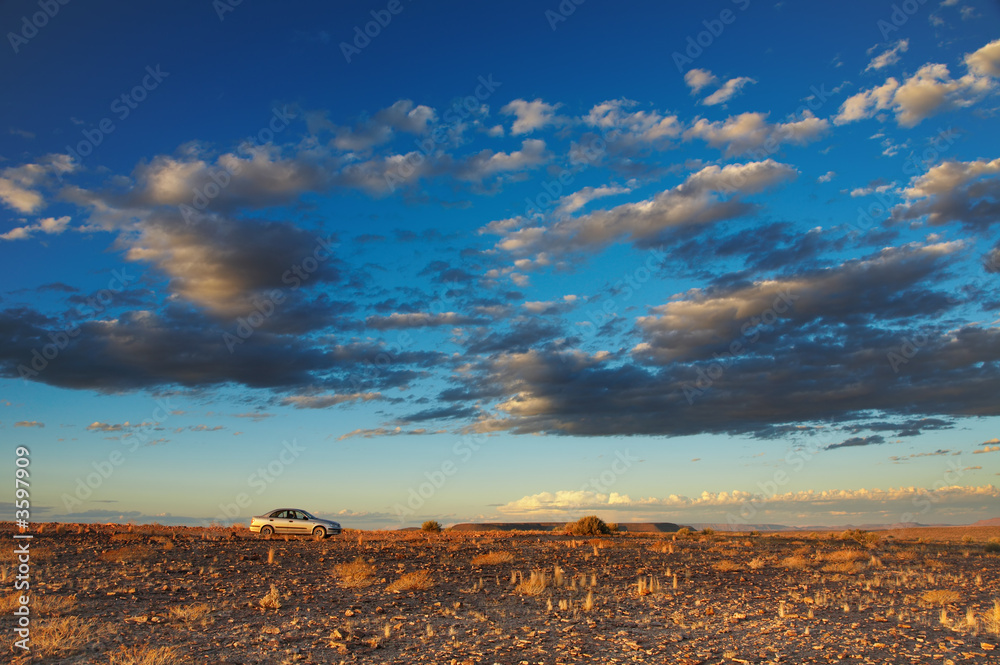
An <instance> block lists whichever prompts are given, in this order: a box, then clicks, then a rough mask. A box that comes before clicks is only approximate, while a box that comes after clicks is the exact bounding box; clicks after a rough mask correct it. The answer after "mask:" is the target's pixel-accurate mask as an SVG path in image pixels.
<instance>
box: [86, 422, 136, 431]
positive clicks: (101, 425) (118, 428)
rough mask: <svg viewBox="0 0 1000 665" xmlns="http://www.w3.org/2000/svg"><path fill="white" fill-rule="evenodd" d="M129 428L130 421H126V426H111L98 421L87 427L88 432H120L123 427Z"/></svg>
mask: <svg viewBox="0 0 1000 665" xmlns="http://www.w3.org/2000/svg"><path fill="white" fill-rule="evenodd" d="M128 426H129V424H128V421H126V422H125V424H124V425H111V424H109V423H102V422H100V421H99V420H98V421H94V422H92V423H90V424H89V425H87V430H88V431H91V432H120V431H121V430H122V428H123V427H128Z"/></svg>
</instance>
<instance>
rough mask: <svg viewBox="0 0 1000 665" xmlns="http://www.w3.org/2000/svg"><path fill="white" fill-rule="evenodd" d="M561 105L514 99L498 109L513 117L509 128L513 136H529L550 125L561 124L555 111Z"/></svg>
mask: <svg viewBox="0 0 1000 665" xmlns="http://www.w3.org/2000/svg"><path fill="white" fill-rule="evenodd" d="M560 106H562V105H561V104H546V103H545V102H543V101H542V100H541V99H536V100H535V101H533V102H529V101H525V100H523V99H515V100H514V101H512V102H510V103H509V104H506V105H504V106H503V107H501V108H500V112H501V113H503V114H504V115H512V116H514V118H515V119H514V124H513V125H512V126H511V128H510V133H511V134H513V135H515V136H516V135H518V134H530V133H531V132H533V131H535V130H536V129H544V128H545V127H548V126H550V125H554V124H557V123H559V122H562V120H561V119H560V118H559V117H558V116H556V111H557V110H558V109H559V107H560Z"/></svg>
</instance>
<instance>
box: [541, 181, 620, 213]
mask: <svg viewBox="0 0 1000 665" xmlns="http://www.w3.org/2000/svg"><path fill="white" fill-rule="evenodd" d="M631 191H632V190H631V188H629V187H619V186H617V185H602V186H600V187H584V188H583V189H581V190H579V191H576V192H573V193H572V194H567V195H566V196H563V197H562V198H560V199H559V205H557V206H556V209H555V213H554V214H555V215H556V216H561V215H568V214H572V213H574V212H576V211H577V210H579V209H580V208H582V207H584V206H585V205H587V204H588V203H590V202H591V201H595V200H597V199H600V198H604V197H605V196H614V195H615V194H628V193H629V192H631Z"/></svg>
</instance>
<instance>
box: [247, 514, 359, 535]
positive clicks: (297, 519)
mask: <svg viewBox="0 0 1000 665" xmlns="http://www.w3.org/2000/svg"><path fill="white" fill-rule="evenodd" d="M250 530H251V531H253V532H254V533H260V535H262V536H270V535H271V534H272V533H287V534H292V535H299V536H310V535H311V536H313V537H315V538H326V537H327V536H335V535H337V534H338V533H340V524H339V523H337V522H331V521H330V520H324V519H320V518H318V517H316V516H315V515H313V514H312V513H310V512H308V511H306V510H300V509H298V508H279V509H278V510H272V511H271V512H269V513H265V514H263V515H257V516H256V517H252V518H250Z"/></svg>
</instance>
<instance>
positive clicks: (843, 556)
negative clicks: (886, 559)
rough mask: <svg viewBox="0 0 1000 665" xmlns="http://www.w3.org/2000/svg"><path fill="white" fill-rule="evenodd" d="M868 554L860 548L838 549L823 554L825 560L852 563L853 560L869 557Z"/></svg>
mask: <svg viewBox="0 0 1000 665" xmlns="http://www.w3.org/2000/svg"><path fill="white" fill-rule="evenodd" d="M868 556H869V555H868V554H866V553H864V552H862V551H860V550H851V549H845V550H837V551H835V552H828V553H826V554H824V555H823V557H822V559H823V561H829V562H831V563H850V562H852V561H858V560H860V559H867V558H868Z"/></svg>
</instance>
